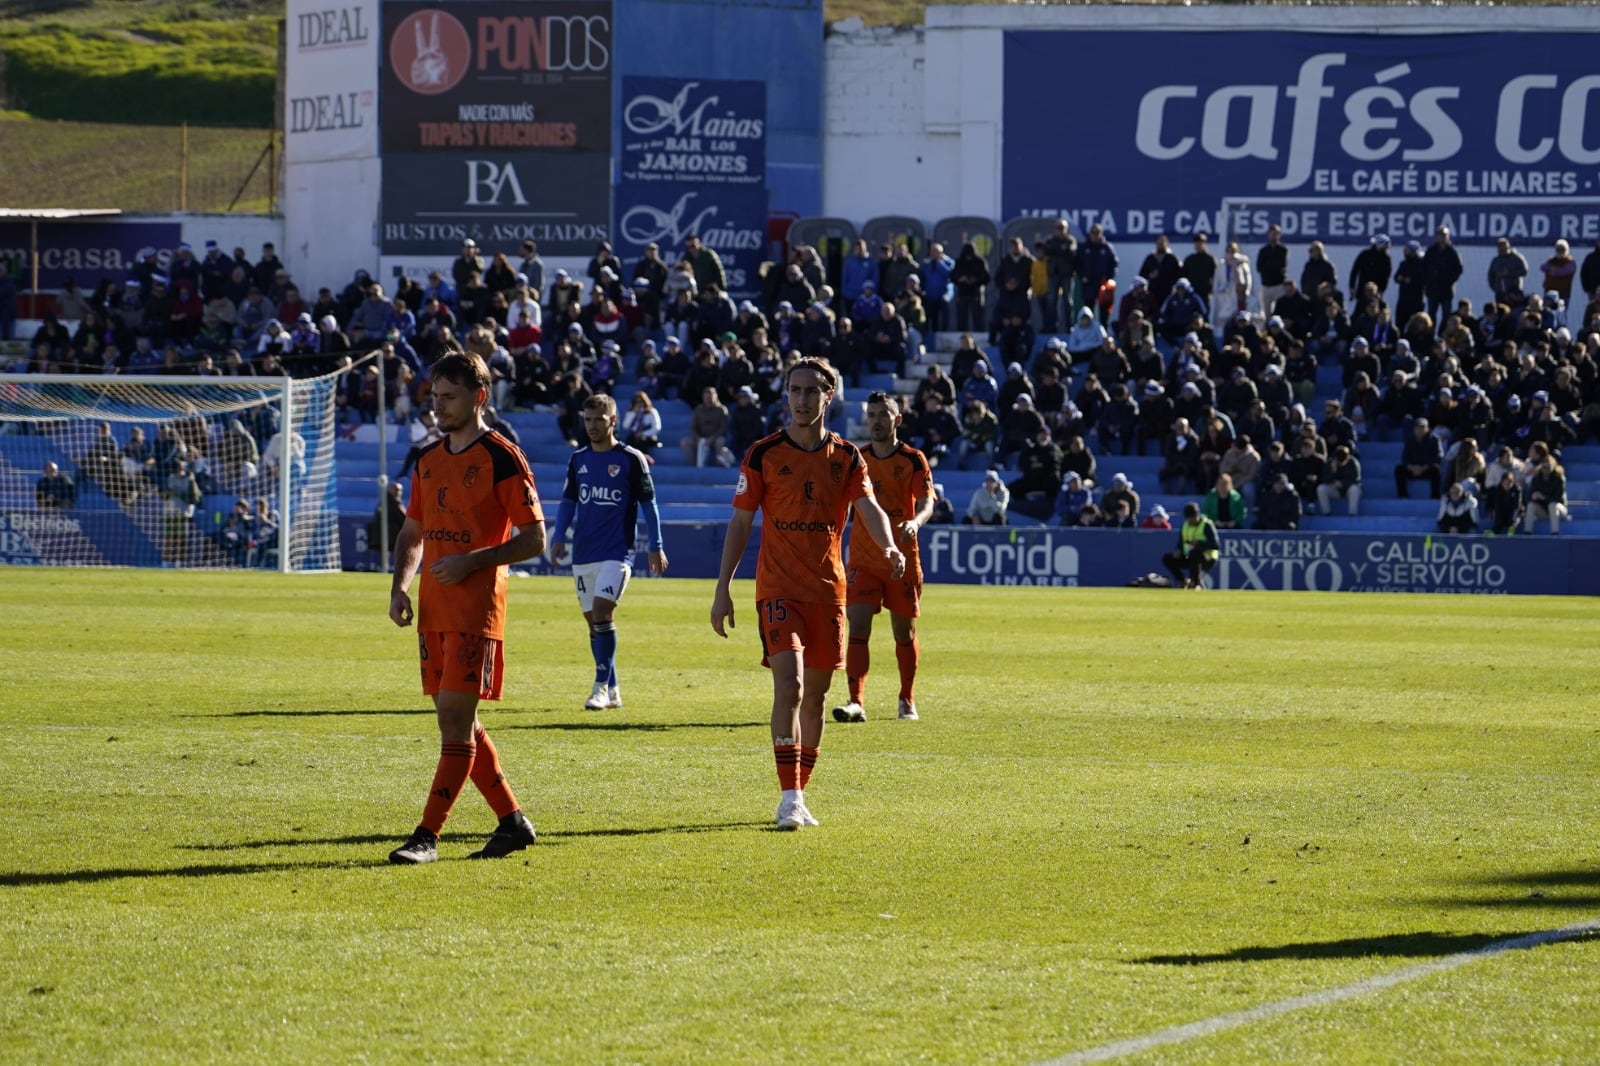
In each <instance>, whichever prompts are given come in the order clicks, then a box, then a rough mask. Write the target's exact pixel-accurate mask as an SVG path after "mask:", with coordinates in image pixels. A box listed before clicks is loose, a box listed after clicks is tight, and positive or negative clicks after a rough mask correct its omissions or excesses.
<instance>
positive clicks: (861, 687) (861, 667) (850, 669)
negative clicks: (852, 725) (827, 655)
mask: <svg viewBox="0 0 1600 1066" xmlns="http://www.w3.org/2000/svg"><path fill="white" fill-rule="evenodd" d="M871 662H872V652H871V650H870V649H869V648H868V646H867V638H866V637H851V638H850V642H849V643H848V644H847V645H845V652H844V676H845V678H846V679H847V680H848V681H849V683H850V702H851V703H860V702H861V698H862V696H864V695H865V694H866V691H867V669H868V666H869V665H870V664H871Z"/></svg>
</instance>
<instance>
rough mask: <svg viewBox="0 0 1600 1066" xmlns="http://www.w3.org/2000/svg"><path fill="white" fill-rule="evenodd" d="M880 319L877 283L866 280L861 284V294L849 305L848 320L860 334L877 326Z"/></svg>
mask: <svg viewBox="0 0 1600 1066" xmlns="http://www.w3.org/2000/svg"><path fill="white" fill-rule="evenodd" d="M874 269H876V268H874ZM882 317H883V297H881V296H879V295H878V283H877V281H875V280H873V279H871V278H868V279H867V280H866V281H864V282H862V283H861V293H860V294H859V295H858V296H857V297H856V298H855V299H854V300H852V301H851V303H850V320H851V322H853V323H854V324H855V328H856V332H857V333H862V332H865V331H867V330H869V329H871V328H872V327H873V326H875V325H877V324H878V320H879V319H881V318H882Z"/></svg>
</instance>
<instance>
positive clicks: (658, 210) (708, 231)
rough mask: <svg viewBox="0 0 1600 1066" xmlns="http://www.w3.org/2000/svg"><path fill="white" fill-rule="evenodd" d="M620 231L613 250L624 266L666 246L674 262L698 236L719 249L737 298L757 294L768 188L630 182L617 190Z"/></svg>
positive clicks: (667, 255)
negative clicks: (648, 249)
mask: <svg viewBox="0 0 1600 1066" xmlns="http://www.w3.org/2000/svg"><path fill="white" fill-rule="evenodd" d="M615 217H616V220H617V225H616V232H615V233H614V234H613V239H612V242H611V243H612V246H613V247H615V249H616V252H617V255H619V256H621V257H622V260H623V261H624V262H628V263H631V262H633V261H634V260H635V259H637V258H639V257H640V256H641V255H643V254H644V246H645V245H647V244H650V243H651V242H654V243H656V244H659V245H660V246H661V254H662V256H663V258H665V259H667V260H668V261H669V262H671V261H672V260H673V258H674V257H675V256H677V255H679V254H681V253H682V251H683V239H684V238H685V237H687V236H688V235H689V234H691V233H694V234H698V235H699V237H700V240H701V241H703V242H704V243H705V245H706V247H707V248H711V249H714V250H715V251H716V253H717V256H718V258H720V259H721V260H722V266H723V269H724V271H726V273H727V275H728V292H729V294H730V295H732V296H733V297H735V298H736V299H744V298H747V297H750V296H753V295H755V294H756V293H757V292H758V291H759V290H760V288H761V277H760V275H759V274H758V272H757V271H758V270H759V269H760V266H761V262H762V260H763V259H765V258H766V256H767V190H766V188H765V187H763V186H759V185H755V186H751V185H733V186H729V185H682V184H671V185H666V184H650V183H640V182H628V183H622V184H618V185H617V188H616V216H615Z"/></svg>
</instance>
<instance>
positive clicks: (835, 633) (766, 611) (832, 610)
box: [756, 599, 844, 670]
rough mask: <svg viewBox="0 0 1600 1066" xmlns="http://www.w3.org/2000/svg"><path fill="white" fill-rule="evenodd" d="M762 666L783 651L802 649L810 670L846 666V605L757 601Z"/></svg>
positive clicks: (781, 600)
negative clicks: (844, 606)
mask: <svg viewBox="0 0 1600 1066" xmlns="http://www.w3.org/2000/svg"><path fill="white" fill-rule="evenodd" d="M756 621H757V622H758V623H759V625H760V627H761V665H762V666H771V665H772V663H771V662H770V661H769V660H770V658H771V657H772V656H774V655H777V654H778V653H779V652H785V651H795V652H800V653H802V654H801V658H800V662H801V664H802V665H803V666H805V668H806V669H808V670H843V669H844V608H843V607H842V606H840V605H839V604H837V603H802V602H800V601H799V600H786V599H776V600H757V601H756Z"/></svg>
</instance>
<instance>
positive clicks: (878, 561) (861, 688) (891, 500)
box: [833, 392, 933, 722]
mask: <svg viewBox="0 0 1600 1066" xmlns="http://www.w3.org/2000/svg"><path fill="white" fill-rule="evenodd" d="M899 428H900V404H899V401H897V400H896V399H895V398H894V397H893V396H891V395H889V394H888V393H886V392H874V393H872V394H871V395H870V396H868V397H867V438H868V443H867V448H866V451H865V452H864V453H863V455H864V457H865V458H866V462H867V477H868V478H870V479H871V481H872V494H873V496H874V497H876V499H877V501H878V505H879V506H880V507H882V508H883V509H884V512H885V513H887V514H888V516H889V522H890V524H891V525H892V526H893V528H894V535H895V545H896V547H898V548H900V550H901V551H903V552H904V553H905V557H906V564H905V572H904V573H902V574H901V575H899V576H898V577H893V576H891V575H890V573H889V568H888V567H887V566H886V565H885V564H884V562H883V549H882V547H881V546H880V545H879V544H878V543H877V542H876V541H873V540H870V539H868V535H867V534H866V532H865V530H862V529H857V530H856V531H855V533H854V535H853V537H852V538H851V541H850V565H849V567H848V568H847V569H846V574H847V575H848V578H849V589H848V595H847V602H848V604H849V606H847V607H846V608H845V614H846V617H848V618H849V620H850V641H849V648H848V649H847V651H846V653H845V677H846V678H847V679H848V681H849V685H850V701H849V702H848V703H846V704H845V705H844V706H842V707H835V708H834V709H833V717H834V720H835V721H840V722H865V721H866V720H867V712H866V709H865V707H864V706H863V703H864V696H865V693H866V686H867V668H868V665H869V663H870V656H869V645H868V641H869V640H870V639H871V637H872V616H873V615H875V614H877V613H878V612H879V611H880V610H883V609H885V608H887V609H888V611H889V625H890V627H891V629H892V630H893V632H894V654H895V660H896V662H898V664H899V666H900V701H899V716H900V717H901V718H903V719H907V720H911V719H915V718H916V717H917V694H916V684H917V659H918V657H919V654H920V648H919V646H918V644H917V616H918V615H920V614H921V613H922V565H921V563H920V561H919V560H918V557H917V530H919V529H921V528H922V527H923V525H924V524H926V522H927V521H928V519H929V518H930V517H931V516H932V515H933V471H932V470H930V469H929V467H928V460H927V459H926V458H925V457H924V456H923V454H922V453H921V452H919V451H917V449H915V448H913V447H911V445H909V444H905V443H903V442H902V441H901V440H900V435H899Z"/></svg>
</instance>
